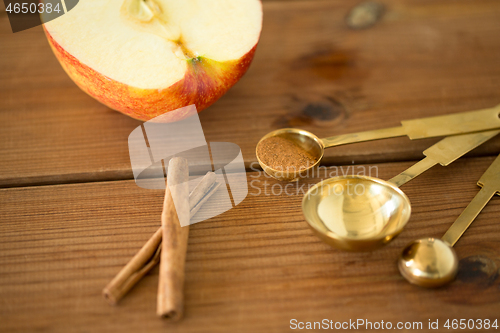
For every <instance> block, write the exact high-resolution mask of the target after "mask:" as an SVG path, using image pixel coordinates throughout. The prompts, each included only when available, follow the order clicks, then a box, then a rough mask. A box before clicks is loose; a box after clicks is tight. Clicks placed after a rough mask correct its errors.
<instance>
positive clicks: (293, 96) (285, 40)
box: [0, 0, 500, 187]
mask: <svg viewBox="0 0 500 333" xmlns="http://www.w3.org/2000/svg"><path fill="white" fill-rule="evenodd" d="M357 3H358V1H354V0H352V1H321V0H310V1H309V0H308V1H269V2H265V3H264V12H265V13H264V27H263V32H262V38H261V42H260V44H259V47H258V49H257V53H256V56H255V61H254V63H253V65H252V66H251V68H250V70H249V72H248V73H247V75H246V76H245V77H244V78H243V79H242V80H241V82H239V83H238V84H237V85H236V86H235V87H234V88H233V89H231V90H230V91H229V92H228V94H226V96H224V97H223V98H222V99H221V100H219V101H218V102H217V103H216V104H215V105H213V106H212V107H210V108H209V109H208V110H205V111H203V112H202V113H201V120H202V123H203V127H204V131H205V135H206V137H207V141H229V142H234V143H236V144H238V145H240V146H241V148H242V151H243V156H244V158H245V161H246V163H247V166H248V167H249V166H250V165H251V163H252V162H255V153H254V150H255V145H256V143H257V141H258V140H259V138H260V137H262V136H263V135H264V134H266V133H267V132H269V131H271V130H274V129H277V128H281V127H292V126H293V127H300V128H304V129H306V130H310V131H312V132H314V133H316V134H317V135H318V136H320V137H325V136H330V135H334V134H342V133H349V132H355V131H362V130H368V129H376V128H382V127H386V126H395V125H397V124H398V122H399V121H400V120H402V119H411V118H416V117H421V116H432V115H437V114H449V113H453V112H459V111H467V110H473V109H478V108H483V107H490V106H493V105H496V104H499V103H500V98H499V95H498V86H499V83H500V63H499V62H498V59H499V58H500V39H499V38H498V35H499V33H500V25H498V22H499V20H500V3H499V2H498V1H495V0H480V1H474V2H472V1H430V0H429V1H416V0H415V1H404V2H401V1H396V0H387V1H384V2H383V3H384V4H385V6H386V13H385V15H384V16H383V18H382V19H381V21H380V22H378V23H377V24H375V25H374V26H373V27H371V28H369V29H366V30H351V29H350V28H348V27H347V26H346V24H345V22H344V18H345V16H346V14H347V13H348V11H349V10H350V9H351V8H352V7H353V6H355V5H356V4H357ZM0 45H1V48H2V52H1V53H0V124H1V125H0V126H1V130H0V154H1V156H2V158H1V159H0V186H3V187H7V186H22V185H27V184H57V183H69V182H84V181H97V180H116V179H131V178H132V173H131V170H130V162H129V158H128V149H127V137H128V135H129V134H130V132H131V131H132V130H133V129H134V128H135V127H137V126H138V125H139V124H140V122H138V121H135V120H132V119H129V118H127V117H125V116H122V115H120V114H118V113H116V112H113V111H111V110H109V109H107V108H106V107H104V106H103V105H100V104H99V103H98V102H96V101H94V100H93V99H92V98H90V97H88V96H87V95H85V94H84V93H83V92H81V91H80V90H79V89H78V88H77V87H76V86H75V85H74V83H73V82H71V80H70V79H69V78H68V77H67V75H66V74H65V73H64V72H63V70H62V69H61V67H60V66H59V64H58V63H57V61H56V59H55V57H54V56H53V54H52V53H51V51H50V49H49V46H48V44H47V42H46V41H45V37H44V36H43V33H42V30H41V28H40V27H38V28H33V29H30V30H27V31H24V32H19V33H16V34H12V33H11V32H10V28H9V26H8V22H7V17H6V15H5V12H2V13H1V14H0ZM432 142H434V141H433V140H430V141H429V140H427V141H419V142H411V141H409V140H407V139H404V138H403V139H391V140H385V141H379V142H372V143H364V144H358V145H353V146H345V147H338V148H336V149H332V150H329V151H327V155H326V158H325V161H324V163H325V164H327V165H332V164H350V163H352V162H353V161H354V162H355V163H368V162H370V163H371V162H375V161H402V160H409V159H417V158H419V157H420V156H421V155H420V152H421V151H422V150H423V149H425V148H426V147H427V146H429V145H430V144H431V143H432ZM499 149H500V139H496V140H494V141H493V142H492V143H489V144H487V145H485V146H484V147H483V148H481V149H480V150H478V152H477V153H476V154H477V155H487V154H494V153H496V152H497V151H499Z"/></svg>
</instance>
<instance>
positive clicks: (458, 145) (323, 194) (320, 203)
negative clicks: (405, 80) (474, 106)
mask: <svg viewBox="0 0 500 333" xmlns="http://www.w3.org/2000/svg"><path fill="white" fill-rule="evenodd" d="M498 133H500V130H494V131H486V132H479V133H469V134H461V135H455V136H449V137H446V138H444V139H443V140H441V141H439V142H438V143H436V144H435V145H433V146H432V147H430V148H428V149H427V150H425V151H424V155H425V156H426V157H425V158H424V159H423V160H421V161H419V162H417V163H416V164H415V165H413V166H411V167H410V168H408V169H407V170H405V171H403V172H402V173H401V174H399V175H397V176H396V177H394V178H392V179H391V180H389V181H384V180H381V179H378V178H375V177H368V176H354V175H352V176H341V177H334V178H330V179H327V180H324V181H322V182H320V183H318V184H316V185H315V186H313V187H312V188H311V189H310V190H309V191H308V192H307V193H306V194H305V196H304V199H303V200H302V211H303V213H304V216H305V218H306V220H307V222H308V223H309V225H310V226H311V228H312V229H313V231H314V232H315V233H316V234H317V235H318V236H319V237H320V238H321V239H322V240H323V241H324V242H326V243H327V244H329V245H332V246H334V247H337V248H339V249H343V250H349V251H370V250H374V249H377V248H379V247H381V246H383V245H385V244H387V243H388V242H390V241H391V240H392V239H393V238H394V237H396V236H397V235H398V234H399V233H400V232H401V231H402V230H403V228H404V226H405V225H406V223H407V222H408V220H409V219H410V213H411V205H410V200H409V199H408V197H407V196H406V195H405V194H404V193H403V192H402V191H401V190H400V189H399V188H398V187H399V186H401V185H403V184H405V183H407V182H408V181H410V180H412V179H413V178H415V177H417V176H418V175H420V174H421V173H423V172H424V171H426V170H428V169H430V168H431V167H433V166H434V165H436V164H438V163H439V164H441V165H442V166H447V165H449V164H450V163H452V162H453V161H455V160H457V159H458V158H460V157H461V156H463V155H464V154H466V153H467V152H469V151H471V150H472V149H474V148H476V147H477V146H479V145H481V144H482V143H484V142H485V141H487V140H489V139H491V138H492V137H494V136H495V135H497V134H498Z"/></svg>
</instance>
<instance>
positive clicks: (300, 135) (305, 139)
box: [256, 128, 325, 182]
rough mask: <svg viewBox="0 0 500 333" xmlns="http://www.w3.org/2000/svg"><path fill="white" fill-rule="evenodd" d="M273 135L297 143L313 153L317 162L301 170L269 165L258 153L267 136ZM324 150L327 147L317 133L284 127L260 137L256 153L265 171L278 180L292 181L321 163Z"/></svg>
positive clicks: (305, 174)
mask: <svg viewBox="0 0 500 333" xmlns="http://www.w3.org/2000/svg"><path fill="white" fill-rule="evenodd" d="M273 136H277V137H282V138H284V139H287V140H289V141H291V142H293V143H295V144H296V145H297V146H299V147H300V148H302V149H303V150H304V151H306V152H308V153H309V154H311V156H312V157H313V158H314V160H315V163H314V164H312V165H310V166H308V167H306V168H301V169H300V170H297V169H295V168H289V169H287V170H284V169H281V170H279V169H273V168H272V167H270V166H269V165H267V164H265V163H264V162H263V161H262V159H261V156H259V153H258V150H259V145H260V144H261V143H262V142H263V141H264V140H266V139H267V138H270V137H273ZM324 151H325V148H324V146H323V142H322V141H321V139H319V138H318V137H317V136H316V135H314V134H312V133H310V132H308V131H304V130H301V129H296V128H283V129H279V130H276V131H272V132H271V133H268V134H266V135H265V136H264V137H263V138H262V139H260V141H259V142H258V143H257V149H256V155H257V161H259V164H260V166H261V167H262V169H263V170H264V172H265V173H267V174H268V175H270V176H272V177H273V178H276V179H278V180H281V181H289V182H292V181H297V180H298V179H299V178H303V177H306V176H307V174H308V172H309V171H310V170H311V169H312V168H314V167H315V166H317V165H318V164H319V162H320V161H321V159H322V158H323V153H324Z"/></svg>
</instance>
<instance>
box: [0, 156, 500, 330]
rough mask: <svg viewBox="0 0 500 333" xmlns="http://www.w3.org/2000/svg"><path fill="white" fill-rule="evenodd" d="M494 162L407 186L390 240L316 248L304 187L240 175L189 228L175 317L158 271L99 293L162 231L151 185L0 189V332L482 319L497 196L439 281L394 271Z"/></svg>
mask: <svg viewBox="0 0 500 333" xmlns="http://www.w3.org/2000/svg"><path fill="white" fill-rule="evenodd" d="M492 160H493V158H489V157H488V158H476V159H466V160H462V161H459V162H457V163H456V164H454V165H451V166H449V167H448V168H444V167H435V168H434V169H432V170H430V171H429V172H428V173H426V174H424V175H422V176H421V178H419V179H417V180H414V181H413V182H411V183H409V184H407V185H405V186H404V188H403V189H404V191H405V192H406V193H407V195H408V196H409V198H410V200H411V201H412V204H413V217H412V220H411V221H410V223H409V224H408V226H407V228H406V229H405V230H404V231H403V233H402V234H401V235H400V236H399V237H398V238H396V240H394V241H393V242H392V243H391V244H389V245H388V246H386V247H385V248H383V249H381V250H377V251H374V252H371V253H346V252H341V251H339V250H334V249H332V248H330V247H329V246H327V245H325V244H323V243H322V242H321V241H320V240H319V239H318V238H316V237H315V236H314V235H313V234H312V232H311V230H310V229H309V227H308V226H307V224H306V222H305V221H304V219H303V217H302V213H301V210H300V200H301V199H302V195H294V196H285V195H281V196H265V195H262V194H261V195H257V194H258V191H257V190H256V188H260V189H264V188H265V187H264V182H265V181H267V183H268V185H267V188H268V190H270V188H271V186H272V185H274V184H278V183H277V182H276V181H273V180H271V179H269V178H266V177H264V176H262V175H261V176H260V177H259V178H255V177H256V176H258V175H257V174H256V173H250V174H249V178H248V179H249V181H254V183H252V186H251V187H250V191H249V195H248V197H247V198H246V199H245V200H244V201H243V203H241V204H240V205H239V206H238V207H236V208H235V209H232V210H230V211H228V212H226V213H224V214H222V215H220V216H218V217H215V218H213V219H211V220H209V221H205V222H202V223H198V224H195V225H193V226H191V230H190V237H189V246H188V255H187V263H186V285H185V290H186V294H185V295H186V298H185V307H186V311H185V318H184V320H183V321H181V322H179V323H177V324H167V323H165V322H163V321H162V320H161V319H159V318H157V317H156V315H155V305H156V290H157V284H158V270H157V269H156V270H154V271H153V272H152V273H151V274H149V275H147V276H146V278H145V279H144V280H143V281H141V282H140V283H139V284H138V285H137V286H136V288H135V289H133V290H132V292H131V293H130V294H129V295H128V296H127V297H126V298H125V299H124V300H123V301H122V302H121V303H120V304H119V305H118V306H117V307H112V306H110V305H108V304H107V302H106V301H105V300H104V299H103V298H102V296H101V294H100V291H101V289H102V288H103V286H105V285H106V283H107V282H108V281H109V280H110V279H111V278H112V277H113V276H114V275H115V274H116V273H117V272H118V271H119V270H120V268H121V267H122V266H123V265H124V264H125V263H126V262H127V261H128V260H129V259H130V258H131V257H132V256H133V255H134V253H135V252H136V251H137V250H138V249H139V248H140V247H141V246H142V244H143V243H144V242H145V241H146V240H147V239H148V238H149V237H150V236H151V235H152V234H153V233H154V232H155V231H156V229H157V228H158V226H159V225H160V221H159V216H160V214H161V207H162V202H163V191H151V190H144V189H140V188H138V187H137V186H136V185H135V184H134V182H133V181H114V182H104V183H88V184H68V185H54V186H42V187H25V188H12V189H2V190H0V201H1V202H2V206H1V208H0V214H1V216H2V224H1V225H0V235H1V242H0V267H1V271H2V274H0V299H1V300H2V301H1V302H0V309H1V311H0V322H1V323H2V330H4V331H11V330H12V331H15V330H20V331H23V330H24V331H29V332H35V331H51V332H69V331H82V332H84V331H90V332H129V331H130V332H139V331H141V332H146V331H147V332H157V331H158V332H159V331H165V329H166V328H168V331H172V332H208V331H210V332H258V331H259V332H285V331H288V330H289V321H290V319H292V318H296V319H297V320H299V321H313V320H322V319H324V318H328V319H332V320H335V321H345V320H349V319H357V318H364V319H368V320H372V321H380V320H384V321H393V322H394V323H395V322H397V321H401V320H403V321H412V322H413V321H423V322H425V323H426V322H427V321H428V319H432V320H435V319H439V320H445V319H447V318H474V319H475V318H490V319H493V318H495V317H498V314H499V310H500V280H499V279H498V278H497V273H496V270H498V267H500V241H499V239H500V230H499V228H498V216H499V214H500V198H498V197H495V198H494V199H493V201H492V202H491V203H490V204H489V205H488V206H487V207H486V209H485V210H484V212H483V213H482V214H481V215H480V216H479V217H478V219H477V220H476V221H475V223H474V224H473V225H472V226H471V227H470V229H469V230H468V231H467V233H466V234H465V235H464V236H463V238H462V239H461V240H460V241H459V242H458V243H457V245H456V251H457V254H458V256H459V258H460V259H461V265H462V267H461V272H460V275H459V278H458V281H455V282H454V283H453V284H452V285H451V286H449V287H446V288H444V289H440V290H426V289H421V288H419V287H415V286H412V285H410V284H408V283H407V282H406V281H405V280H404V279H403V278H402V277H401V276H400V275H399V272H398V270H397V267H396V259H397V257H398V255H399V253H400V252H401V249H402V247H403V246H404V245H405V244H406V243H408V242H409V241H411V240H413V239H417V238H420V237H426V236H435V237H439V236H441V235H442V234H443V233H444V232H445V231H446V229H447V228H448V227H449V226H450V225H451V223H452V222H453V221H454V220H455V218H456V217H457V216H458V215H459V214H460V212H461V210H462V209H463V208H464V207H465V206H466V205H467V203H468V202H469V201H470V199H472V198H473V197H474V195H475V194H476V193H477V191H478V187H477V186H476V185H475V182H476V180H477V179H479V177H480V176H481V174H482V173H483V172H484V170H485V169H486V168H487V167H488V165H489V163H491V162H492ZM409 165H410V163H389V164H381V165H377V167H378V175H379V176H380V177H382V178H386V179H387V178H389V177H391V176H392V175H394V174H396V173H398V172H400V171H402V170H403V169H404V168H406V167H407V166H409ZM346 172H347V170H346ZM318 180H319V179H318V178H311V179H308V180H307V181H305V182H304V183H305V184H306V185H305V186H306V187H307V186H308V185H310V184H314V183H315V182H317V181H318ZM440 183H441V184H443V183H444V184H446V185H440ZM276 189H277V187H275V190H276ZM289 192H291V189H290V190H289Z"/></svg>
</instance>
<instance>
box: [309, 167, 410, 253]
mask: <svg viewBox="0 0 500 333" xmlns="http://www.w3.org/2000/svg"><path fill="white" fill-rule="evenodd" d="M302 211H303V213H304V216H305V219H306V221H307V223H308V224H309V226H310V227H311V228H312V230H313V231H314V232H315V233H316V234H317V235H318V236H319V237H320V238H321V239H322V240H323V241H324V242H325V243H327V244H329V245H331V246H333V247H336V248H339V249H341V250H348V251H371V250H375V249H378V248H380V247H382V246H384V245H385V244H387V243H389V242H390V241H391V240H392V239H394V237H396V236H397V235H398V234H399V233H400V232H401V231H402V230H403V228H404V226H405V225H406V223H408V221H409V219H410V215H411V205H410V200H409V199H408V197H407V196H406V195H405V194H404V193H403V192H402V191H401V190H400V189H399V188H398V187H396V186H395V185H394V184H392V183H389V182H386V181H384V180H381V179H378V178H374V177H368V176H341V177H334V178H330V179H327V180H324V181H322V182H320V183H318V184H316V185H315V186H313V187H312V188H311V189H310V190H309V191H308V192H307V193H306V195H305V196H304V198H303V200H302Z"/></svg>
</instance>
